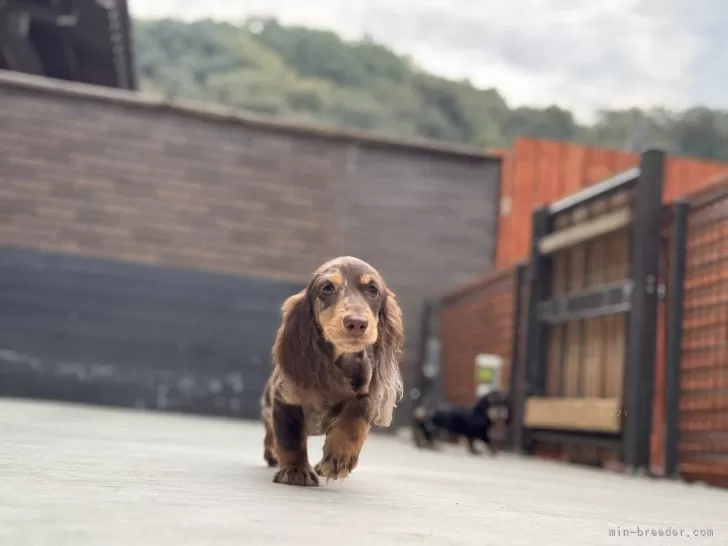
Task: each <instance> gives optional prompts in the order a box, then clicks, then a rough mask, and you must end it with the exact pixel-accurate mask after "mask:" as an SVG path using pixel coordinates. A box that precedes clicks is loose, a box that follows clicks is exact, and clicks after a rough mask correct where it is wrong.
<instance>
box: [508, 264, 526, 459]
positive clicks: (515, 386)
mask: <svg viewBox="0 0 728 546" xmlns="http://www.w3.org/2000/svg"><path fill="white" fill-rule="evenodd" d="M525 276H526V266H525V265H524V264H519V265H518V267H517V268H516V272H515V275H514V279H513V284H514V286H513V325H512V331H513V339H512V340H511V376H510V378H509V385H508V390H509V392H510V397H511V408H515V407H516V405H517V404H518V402H517V401H518V400H520V399H521V398H522V397H523V393H522V392H520V389H519V386H520V385H522V384H523V372H524V370H523V359H521V326H522V324H521V312H522V309H523V302H522V299H523V280H524V278H525ZM520 431H521V430H520V427H519V426H517V423H516V420H515V419H513V418H511V426H510V430H509V431H508V434H509V435H510V438H509V442H508V443H509V445H510V446H511V449H517V448H518V446H520V441H521V435H520Z"/></svg>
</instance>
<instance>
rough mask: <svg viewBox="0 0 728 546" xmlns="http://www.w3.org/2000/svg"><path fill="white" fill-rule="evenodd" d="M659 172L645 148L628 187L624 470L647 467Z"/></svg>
mask: <svg viewBox="0 0 728 546" xmlns="http://www.w3.org/2000/svg"><path fill="white" fill-rule="evenodd" d="M664 172H665V153H664V152H663V151H660V150H648V151H646V152H645V153H644V154H642V158H641V161H640V178H639V180H638V182H637V184H636V186H635V189H634V204H635V224H634V228H633V232H632V252H631V258H632V260H631V266H632V267H631V270H632V275H631V276H632V281H633V283H634V284H633V286H634V290H633V293H632V298H633V299H632V312H631V313H630V315H629V323H628V340H627V350H626V360H625V367H626V368H625V377H626V379H627V380H626V382H625V384H626V392H625V393H624V396H625V400H626V408H625V409H626V411H627V418H626V419H625V431H624V459H625V463H626V466H627V468H629V469H632V470H638V469H641V468H649V463H650V433H651V428H652V397H653V390H654V385H653V383H654V367H655V339H656V329H657V299H658V294H657V292H658V290H657V281H658V275H659V255H660V224H661V213H662V181H663V177H664Z"/></svg>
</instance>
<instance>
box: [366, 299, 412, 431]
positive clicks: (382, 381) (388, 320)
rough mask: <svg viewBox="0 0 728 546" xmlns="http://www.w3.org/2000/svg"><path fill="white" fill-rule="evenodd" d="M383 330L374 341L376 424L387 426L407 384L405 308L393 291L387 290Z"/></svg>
mask: <svg viewBox="0 0 728 546" xmlns="http://www.w3.org/2000/svg"><path fill="white" fill-rule="evenodd" d="M378 328H379V334H378V337H377V343H376V344H375V345H374V355H373V356H374V374H373V378H372V383H373V391H374V392H375V393H376V396H377V397H378V401H377V410H376V412H375V416H374V424H376V425H380V426H384V427H387V426H389V425H390V424H391V423H392V414H393V413H394V408H395V407H396V406H397V402H399V400H401V399H402V394H403V390H404V388H403V384H402V373H401V370H400V359H401V357H402V352H403V350H404V324H403V321H402V310H401V309H400V308H399V305H398V304H397V298H396V296H395V295H394V293H393V292H391V291H390V290H387V291H386V292H385V299H384V304H383V305H382V309H381V311H380V313H379V326H378Z"/></svg>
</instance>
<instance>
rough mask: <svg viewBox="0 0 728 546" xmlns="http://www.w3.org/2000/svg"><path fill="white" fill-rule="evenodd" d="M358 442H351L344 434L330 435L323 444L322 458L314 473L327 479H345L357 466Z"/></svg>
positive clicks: (359, 446)
mask: <svg viewBox="0 0 728 546" xmlns="http://www.w3.org/2000/svg"><path fill="white" fill-rule="evenodd" d="M360 449H361V445H360V443H359V442H352V441H351V440H350V439H348V438H346V436H345V435H344V434H336V433H334V434H331V435H330V436H329V437H327V438H326V442H325V443H324V456H323V458H322V459H321V461H320V462H319V463H318V464H317V465H316V467H315V468H316V473H317V474H318V475H319V476H322V477H324V478H327V479H332V480H338V479H339V478H341V479H344V478H346V477H347V476H348V475H349V474H350V473H351V471H352V470H354V469H355V468H356V465H357V464H359V451H360Z"/></svg>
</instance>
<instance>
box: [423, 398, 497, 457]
mask: <svg viewBox="0 0 728 546" xmlns="http://www.w3.org/2000/svg"><path fill="white" fill-rule="evenodd" d="M510 417H511V404H510V397H509V396H508V395H507V394H506V393H504V392H502V391H491V392H489V393H488V394H485V395H484V396H481V397H480V398H479V399H478V401H477V402H476V403H475V405H474V406H473V407H466V406H455V405H445V404H441V405H438V406H436V407H435V409H434V410H432V411H428V410H427V409H426V407H425V406H424V405H420V406H418V407H417V408H415V412H414V440H415V444H416V445H417V446H418V447H431V448H434V447H435V446H436V444H435V440H436V438H437V437H438V436H440V435H441V434H443V433H450V434H452V435H454V436H456V437H458V439H460V438H461V437H464V438H465V439H466V440H467V442H468V449H469V450H470V452H471V453H472V454H474V455H478V454H480V452H479V451H478V449H477V448H476V444H475V442H476V441H481V442H483V443H484V444H485V445H486V447H487V448H488V451H489V452H490V453H491V455H495V454H496V453H497V452H498V451H499V450H500V449H502V447H503V445H504V444H505V442H506V440H507V437H508V427H509V425H510V422H511V419H510Z"/></svg>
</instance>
